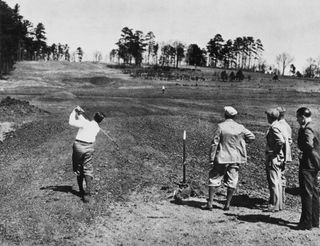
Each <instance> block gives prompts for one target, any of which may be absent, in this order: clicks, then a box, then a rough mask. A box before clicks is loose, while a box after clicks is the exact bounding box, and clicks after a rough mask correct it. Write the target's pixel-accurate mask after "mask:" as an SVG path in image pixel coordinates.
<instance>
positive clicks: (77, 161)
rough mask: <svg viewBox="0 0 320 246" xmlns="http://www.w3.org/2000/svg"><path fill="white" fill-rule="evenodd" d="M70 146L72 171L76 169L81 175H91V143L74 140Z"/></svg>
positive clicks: (92, 150) (92, 148) (92, 147)
mask: <svg viewBox="0 0 320 246" xmlns="http://www.w3.org/2000/svg"><path fill="white" fill-rule="evenodd" d="M72 148H73V152H72V165H73V171H74V172H76V171H78V172H79V173H80V175H81V176H85V175H87V176H91V177H93V165H92V157H93V152H94V146H93V144H89V143H82V142H78V141H75V142H74V143H73V147H72Z"/></svg>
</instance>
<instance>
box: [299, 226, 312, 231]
mask: <svg viewBox="0 0 320 246" xmlns="http://www.w3.org/2000/svg"><path fill="white" fill-rule="evenodd" d="M295 229H296V230H299V231H306V230H308V231H310V230H311V229H312V227H307V226H300V225H298V226H297V227H296V228H295Z"/></svg>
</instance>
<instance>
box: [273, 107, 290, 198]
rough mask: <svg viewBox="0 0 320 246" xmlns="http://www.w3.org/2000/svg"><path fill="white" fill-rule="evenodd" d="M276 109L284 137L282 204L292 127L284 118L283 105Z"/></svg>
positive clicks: (284, 195) (284, 196)
mask: <svg viewBox="0 0 320 246" xmlns="http://www.w3.org/2000/svg"><path fill="white" fill-rule="evenodd" d="M277 110H278V111H279V118H278V122H279V127H280V131H281V132H282V135H283V137H284V141H285V143H284V146H283V147H284V148H283V154H284V161H283V164H282V168H281V185H282V201H283V204H284V203H285V200H286V191H285V189H286V185H287V180H286V177H285V167H286V164H288V163H290V162H292V151H291V144H292V129H291V127H290V125H289V124H288V122H287V121H286V120H285V118H284V115H285V112H286V109H285V108H284V107H281V106H279V107H277Z"/></svg>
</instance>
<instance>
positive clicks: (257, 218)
mask: <svg viewBox="0 0 320 246" xmlns="http://www.w3.org/2000/svg"><path fill="white" fill-rule="evenodd" d="M225 215H227V216H233V217H235V218H236V219H237V220H240V221H245V222H250V223H258V222H263V223H268V224H274V225H279V226H286V227H289V228H290V229H295V228H296V227H294V226H293V225H292V224H297V223H295V222H290V221H287V220H283V219H280V218H274V217H271V216H270V214H268V215H264V214H246V215H236V214H231V213H225Z"/></svg>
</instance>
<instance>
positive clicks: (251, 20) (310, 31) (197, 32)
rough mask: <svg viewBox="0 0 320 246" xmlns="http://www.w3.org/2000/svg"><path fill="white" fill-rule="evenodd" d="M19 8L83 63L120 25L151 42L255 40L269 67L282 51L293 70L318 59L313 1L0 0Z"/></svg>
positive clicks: (319, 24) (109, 42)
mask: <svg viewBox="0 0 320 246" xmlns="http://www.w3.org/2000/svg"><path fill="white" fill-rule="evenodd" d="M4 1H5V2H6V3H7V4H8V5H9V6H10V7H13V6H14V5H15V4H16V3H18V4H19V5H20V14H21V15H22V16H23V17H24V18H25V19H28V20H29V21H31V22H32V23H33V24H34V26H36V25H37V24H38V23H39V22H42V23H43V24H44V26H45V29H46V33H47V34H46V36H47V38H48V40H47V42H48V44H52V43H58V42H61V43H67V44H68V45H69V46H70V47H71V50H75V49H76V48H77V47H79V46H80V47H81V48H82V49H83V50H84V52H85V54H86V57H87V59H92V54H93V52H94V51H101V52H102V53H103V56H105V55H106V54H108V53H109V52H110V50H111V49H113V48H116V45H115V43H116V42H117V41H118V39H119V38H120V34H121V29H122V28H123V27H125V26H127V27H129V28H132V29H134V30H141V31H143V33H144V34H146V33H147V32H149V31H152V32H153V33H154V34H155V36H156V41H158V42H162V41H169V40H179V41H182V42H184V43H185V44H187V45H189V44H191V43H196V44H198V45H199V46H200V47H201V48H205V47H206V44H207V43H208V41H209V40H210V39H211V38H213V37H214V36H215V34H217V33H220V34H221V35H222V37H223V38H224V39H225V40H227V39H232V40H233V39H235V38H236V37H242V36H253V37H254V38H255V39H258V38H260V39H261V41H262V44H263V45H264V49H265V51H264V53H263V56H264V58H265V59H266V60H267V62H268V64H275V57H276V55H278V54H280V53H282V52H288V53H289V54H290V55H292V56H293V57H294V58H295V60H294V62H293V63H294V64H295V65H296V67H297V69H298V70H300V71H301V70H302V69H303V68H305V67H306V65H307V59H308V58H309V57H312V58H318V57H320V31H319V29H320V14H319V10H320V1H319V0H307V1H302V0H4Z"/></svg>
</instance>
